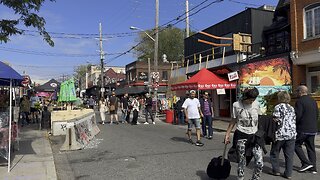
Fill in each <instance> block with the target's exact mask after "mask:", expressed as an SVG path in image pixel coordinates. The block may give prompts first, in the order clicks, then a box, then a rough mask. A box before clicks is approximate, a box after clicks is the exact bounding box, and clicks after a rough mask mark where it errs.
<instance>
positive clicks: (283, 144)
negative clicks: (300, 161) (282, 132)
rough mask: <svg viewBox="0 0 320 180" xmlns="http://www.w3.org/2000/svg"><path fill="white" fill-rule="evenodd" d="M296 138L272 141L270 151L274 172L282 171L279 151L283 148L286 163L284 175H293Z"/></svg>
mask: <svg viewBox="0 0 320 180" xmlns="http://www.w3.org/2000/svg"><path fill="white" fill-rule="evenodd" d="M295 141H296V140H295V139H290V140H282V141H276V142H274V143H272V146H271V151H270V160H271V165H272V171H273V172H274V173H280V166H279V153H280V150H281V149H282V150H283V155H284V159H285V163H286V167H285V171H284V175H285V176H287V177H291V176H292V169H293V155H294V147H295Z"/></svg>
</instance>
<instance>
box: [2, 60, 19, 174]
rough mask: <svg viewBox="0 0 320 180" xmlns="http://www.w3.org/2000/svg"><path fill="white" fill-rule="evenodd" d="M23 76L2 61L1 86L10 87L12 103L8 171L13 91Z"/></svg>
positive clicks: (10, 118)
mask: <svg viewBox="0 0 320 180" xmlns="http://www.w3.org/2000/svg"><path fill="white" fill-rule="evenodd" d="M22 80H23V77H22V76H21V75H20V74H19V73H17V71H15V70H14V69H12V68H11V67H10V66H8V65H7V64H5V63H3V62H2V61H0V86H9V87H10V105H9V145H8V147H9V155H8V172H10V164H11V122H12V92H13V87H14V86H21V82H22Z"/></svg>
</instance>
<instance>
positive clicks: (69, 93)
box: [58, 79, 77, 102]
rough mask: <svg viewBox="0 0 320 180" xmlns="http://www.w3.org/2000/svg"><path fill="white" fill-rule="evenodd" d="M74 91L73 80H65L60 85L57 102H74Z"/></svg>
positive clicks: (75, 98)
mask: <svg viewBox="0 0 320 180" xmlns="http://www.w3.org/2000/svg"><path fill="white" fill-rule="evenodd" d="M76 100H77V97H76V89H75V87H74V80H73V79H70V80H67V81H65V82H63V83H61V85H60V93H59V99H58V101H59V102H73V101H76Z"/></svg>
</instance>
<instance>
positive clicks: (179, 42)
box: [135, 27, 184, 61]
mask: <svg viewBox="0 0 320 180" xmlns="http://www.w3.org/2000/svg"><path fill="white" fill-rule="evenodd" d="M146 32H147V33H148V34H150V35H151V36H152V35H154V31H153V30H147V31H146ZM153 37H154V36H153ZM137 41H138V42H140V41H143V43H141V44H140V45H139V46H138V47H136V48H135V52H136V54H137V56H138V59H139V60H147V59H148V58H150V59H151V60H153V57H154V41H153V40H151V38H149V37H148V36H147V35H146V34H145V33H144V32H141V33H140V34H139V37H138V39H137ZM158 54H159V60H162V59H161V56H162V55H163V54H166V55H167V60H168V61H181V59H182V58H183V55H184V30H181V29H179V28H176V27H170V28H165V29H159V49H158Z"/></svg>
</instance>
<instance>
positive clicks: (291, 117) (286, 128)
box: [270, 91, 297, 179]
mask: <svg viewBox="0 0 320 180" xmlns="http://www.w3.org/2000/svg"><path fill="white" fill-rule="evenodd" d="M290 100H291V98H290V94H289V93H288V92H287V91H281V92H279V93H278V103H279V104H277V105H276V106H275V107H274V111H273V120H274V121H275V122H276V123H277V130H276V132H275V142H273V143H272V146H271V151H270V160H271V165H272V173H273V175H275V176H280V167H279V153H280V150H281V149H282V150H283V155H284V158H285V171H284V173H283V177H285V178H287V179H291V177H292V168H293V155H294V148H295V141H296V135H297V131H296V114H295V111H294V108H293V107H292V106H291V105H290V104H289V103H290Z"/></svg>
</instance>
